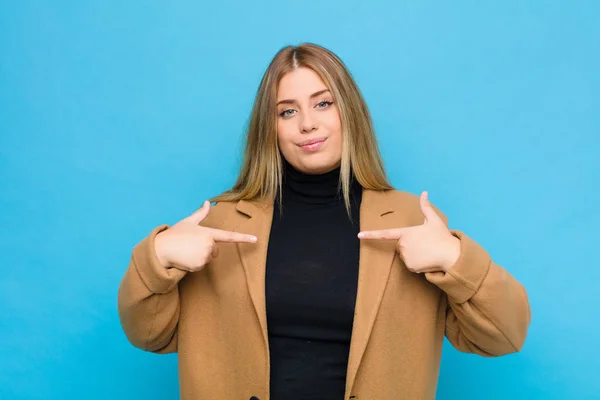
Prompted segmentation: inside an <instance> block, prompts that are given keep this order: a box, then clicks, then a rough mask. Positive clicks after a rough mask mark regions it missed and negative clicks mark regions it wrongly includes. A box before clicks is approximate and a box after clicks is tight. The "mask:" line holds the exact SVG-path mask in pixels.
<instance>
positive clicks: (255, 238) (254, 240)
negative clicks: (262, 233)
mask: <svg viewBox="0 0 600 400" xmlns="http://www.w3.org/2000/svg"><path fill="white" fill-rule="evenodd" d="M250 240H252V241H253V242H256V241H258V238H257V237H256V236H250Z"/></svg>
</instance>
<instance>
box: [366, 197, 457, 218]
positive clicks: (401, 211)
mask: <svg viewBox="0 0 600 400" xmlns="http://www.w3.org/2000/svg"><path fill="white" fill-rule="evenodd" d="M366 192H367V193H369V195H367V199H369V200H368V201H370V202H372V203H376V205H377V206H378V207H380V208H381V207H385V208H387V209H389V210H390V211H393V212H394V213H396V215H397V216H399V217H400V218H402V219H408V220H409V221H410V223H413V224H421V223H423V218H424V217H423V212H422V210H421V201H420V195H421V193H419V194H415V193H411V192H407V191H404V190H382V191H373V190H367V191H366ZM431 206H432V207H433V209H434V210H435V211H436V213H437V214H438V215H439V216H440V217H441V218H442V220H444V222H447V220H448V218H447V217H446V215H445V214H444V213H443V212H442V211H441V210H440V209H439V208H437V207H436V206H435V205H434V204H431Z"/></svg>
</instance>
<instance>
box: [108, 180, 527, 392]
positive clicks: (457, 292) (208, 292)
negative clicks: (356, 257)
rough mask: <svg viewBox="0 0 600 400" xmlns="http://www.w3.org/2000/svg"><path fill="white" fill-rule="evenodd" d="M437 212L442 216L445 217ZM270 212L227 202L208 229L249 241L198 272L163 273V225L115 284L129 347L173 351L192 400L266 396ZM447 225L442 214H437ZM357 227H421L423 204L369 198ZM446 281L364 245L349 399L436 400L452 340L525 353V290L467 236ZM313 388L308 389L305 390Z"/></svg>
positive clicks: (391, 248)
mask: <svg viewBox="0 0 600 400" xmlns="http://www.w3.org/2000/svg"><path fill="white" fill-rule="evenodd" d="M438 212H439V211H438ZM272 215H273V205H272V204H268V203H258V202H248V201H240V202H238V203H219V204H217V205H215V206H214V207H213V208H212V210H211V211H210V214H209V216H208V217H207V218H206V219H205V220H204V221H203V222H202V224H201V225H203V226H209V227H213V228H219V229H225V230H232V231H239V232H243V233H248V234H253V235H256V236H257V237H258V242H257V243H255V244H252V243H241V244H234V243H219V246H220V247H219V250H220V254H219V256H218V257H217V258H215V259H214V260H213V261H212V262H211V263H210V264H209V265H208V266H207V267H206V268H204V269H203V270H202V271H200V272H195V273H186V272H183V271H181V270H178V269H175V268H169V269H166V268H164V267H162V266H161V264H160V263H159V261H158V259H157V257H156V255H155V253H154V238H155V236H156V234H157V233H158V232H160V231H162V230H164V229H168V227H167V226H166V225H164V226H160V227H157V228H156V229H154V230H153V231H152V233H151V234H150V235H149V236H148V237H147V238H145V239H144V240H142V241H141V242H140V243H139V244H138V245H137V246H136V247H135V248H134V250H133V255H132V258H131V263H130V265H129V268H128V269H127V271H126V272H125V276H124V278H123V280H122V282H121V286H120V288H119V315H120V318H121V323H122V326H123V329H124V331H125V334H126V335H127V337H128V339H129V340H130V341H131V343H132V344H133V345H135V346H137V347H139V348H141V349H144V350H147V351H152V352H156V353H169V352H174V351H177V352H178V353H179V354H178V357H179V380H180V386H181V390H180V393H181V398H182V399H184V400H198V399H210V400H221V399H222V400H237V399H240V400H249V399H250V398H251V397H252V396H255V398H259V399H260V400H268V399H269V373H270V372H269V367H270V366H269V349H268V337H267V321H266V310H265V264H266V254H267V244H268V240H269V232H270V226H271V218H272ZM440 216H441V217H442V218H443V219H444V221H447V220H446V217H445V216H444V215H443V214H442V213H440ZM360 221H361V230H376V229H386V228H395V227H405V226H414V225H419V224H422V223H423V221H424V218H423V215H422V213H421V211H420V207H419V199H418V197H417V196H414V195H412V194H409V193H406V192H400V191H386V192H377V191H371V190H365V191H364V194H363V201H362V204H361V208H360ZM452 232H453V234H454V235H455V236H457V237H458V238H459V239H460V240H461V256H460V258H459V260H458V261H457V263H456V264H455V265H454V267H453V268H452V269H451V270H450V271H449V272H447V273H444V272H433V273H425V274H415V273H412V272H410V271H408V270H407V269H406V267H405V266H404V264H403V262H402V261H401V259H400V258H399V256H398V254H397V253H396V252H395V243H394V242H393V241H374V240H369V241H362V242H361V244H360V265H359V279H358V293H357V299H356V308H355V316H354V325H353V331H352V340H351V344H350V354H349V360H348V371H347V382H346V395H345V399H346V400H349V399H355V400H387V399H393V400H395V399H410V400H416V399H433V398H434V397H435V392H436V386H437V381H438V373H439V366H440V356H441V351H442V343H443V338H444V335H446V337H447V338H448V339H449V341H450V342H451V343H452V344H453V345H454V346H455V347H456V348H457V349H459V350H461V351H464V352H470V353H477V354H481V355H484V356H499V355H503V354H507V353H512V352H516V351H519V350H520V349H521V347H522V346H523V343H524V341H525V336H526V333H527V329H528V326H529V322H530V317H531V314H530V308H529V304H528V300H527V294H526V292H525V289H524V288H523V286H521V285H520V284H519V283H518V282H517V281H516V280H515V279H514V278H513V277H512V276H511V275H510V274H509V273H508V272H507V271H506V270H504V269H503V268H502V267H500V266H498V265H497V264H495V263H494V262H493V261H492V260H491V259H490V256H489V255H488V253H487V252H486V251H485V250H484V249H483V248H482V247H480V246H479V245H478V244H477V243H476V242H474V241H473V240H472V239H470V238H469V237H467V236H465V235H464V234H463V233H461V232H458V231H452ZM307 384H310V382H307Z"/></svg>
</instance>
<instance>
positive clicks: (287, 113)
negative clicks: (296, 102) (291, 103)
mask: <svg viewBox="0 0 600 400" xmlns="http://www.w3.org/2000/svg"><path fill="white" fill-rule="evenodd" d="M295 112H296V110H294V109H291V108H288V109H287V110H283V111H282V112H280V113H279V116H280V117H290V116H292V115H294V113H295Z"/></svg>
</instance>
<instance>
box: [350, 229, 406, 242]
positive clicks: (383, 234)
mask: <svg viewBox="0 0 600 400" xmlns="http://www.w3.org/2000/svg"><path fill="white" fill-rule="evenodd" d="M403 233H404V229H402V228H396V229H382V230H378V231H363V232H360V233H359V234H358V238H359V239H383V240H398V239H400V238H401V237H402V234H403Z"/></svg>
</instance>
